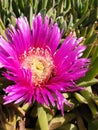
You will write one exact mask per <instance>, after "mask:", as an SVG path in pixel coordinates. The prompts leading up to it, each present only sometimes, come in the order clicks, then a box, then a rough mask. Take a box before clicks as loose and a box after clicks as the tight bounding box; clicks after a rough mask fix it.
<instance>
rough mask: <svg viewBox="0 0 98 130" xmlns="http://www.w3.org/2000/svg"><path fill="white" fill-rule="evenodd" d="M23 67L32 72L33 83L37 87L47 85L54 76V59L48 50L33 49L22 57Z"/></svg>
mask: <svg viewBox="0 0 98 130" xmlns="http://www.w3.org/2000/svg"><path fill="white" fill-rule="evenodd" d="M20 59H21V60H20V61H21V64H22V67H23V68H25V69H30V70H31V72H32V82H33V83H34V84H35V85H36V86H40V85H43V84H45V83H46V82H47V81H48V80H49V78H50V77H51V76H52V72H53V69H54V64H53V59H52V56H51V54H50V52H49V50H48V49H45V50H44V49H42V48H33V49H30V50H29V51H28V52H24V54H23V55H22V56H21V57H20Z"/></svg>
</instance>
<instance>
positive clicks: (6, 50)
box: [0, 14, 88, 112]
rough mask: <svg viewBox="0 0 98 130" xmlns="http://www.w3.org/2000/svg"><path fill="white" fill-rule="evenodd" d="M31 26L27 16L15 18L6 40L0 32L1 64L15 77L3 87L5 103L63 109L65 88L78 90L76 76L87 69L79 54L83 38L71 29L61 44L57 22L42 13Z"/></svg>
mask: <svg viewBox="0 0 98 130" xmlns="http://www.w3.org/2000/svg"><path fill="white" fill-rule="evenodd" d="M32 26H33V27H32V29H31V28H30V26H29V23H28V21H27V18H26V17H20V18H18V19H17V20H16V27H14V26H13V25H11V28H10V29H7V32H6V35H7V38H8V41H6V40H5V39H4V38H3V37H2V36H0V64H1V67H4V68H6V72H4V73H3V76H5V77H6V78H7V79H9V80H12V81H14V84H13V85H9V86H8V87H7V88H5V89H4V91H5V93H6V95H5V96H4V100H5V103H11V102H14V103H19V102H24V103H27V102H28V103H31V102H34V101H37V102H38V103H40V104H42V105H43V104H46V105H47V106H50V104H51V105H52V106H57V108H58V109H59V110H61V111H62V112H63V106H64V104H66V105H69V103H68V101H67V100H66V99H65V97H64V96H63V93H65V92H73V91H78V90H81V89H82V88H81V87H78V86H76V80H78V79H79V78H80V77H83V76H84V75H85V73H86V72H87V66H88V59H86V58H81V56H82V53H83V51H84V50H85V46H83V45H81V44H80V42H81V41H82V38H79V39H77V38H76V37H75V36H73V34H72V33H70V34H69V35H68V36H67V38H66V39H65V40H64V42H63V43H62V45H61V46H60V47H58V45H59V43H60V40H61V32H60V29H59V27H58V25H57V23H55V24H53V23H52V20H50V19H49V18H48V16H46V17H45V18H44V19H43V18H42V16H41V14H38V15H37V16H35V17H34V18H33V20H32Z"/></svg>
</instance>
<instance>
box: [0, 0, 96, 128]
mask: <svg viewBox="0 0 98 130" xmlns="http://www.w3.org/2000/svg"><path fill="white" fill-rule="evenodd" d="M39 12H40V13H41V14H42V16H43V17H45V16H46V15H48V16H49V17H50V18H52V20H53V22H54V23H56V22H57V23H58V25H59V27H60V29H61V30H63V38H65V37H66V36H67V34H68V33H69V32H70V31H72V32H74V35H76V36H77V37H84V40H83V42H82V44H84V45H86V46H87V48H86V50H85V52H84V53H83V57H85V58H90V60H91V63H90V66H89V71H88V72H87V74H86V76H85V77H83V78H81V79H79V80H78V81H77V85H79V86H85V90H82V91H79V92H74V93H64V96H65V97H66V98H67V100H68V101H69V102H70V104H71V107H67V106H65V107H64V112H65V113H64V116H61V114H60V112H59V111H58V110H57V109H56V108H53V109H50V108H49V107H47V106H40V105H39V104H37V103H36V102H35V103H34V104H31V105H30V106H28V105H27V104H26V105H23V104H21V105H20V104H19V105H15V104H13V103H11V104H8V105H4V104H3V98H2V97H3V95H4V91H3V89H4V88H6V87H7V86H8V85H9V84H10V85H11V84H13V82H12V81H9V80H7V79H5V78H4V77H2V75H1V72H3V71H5V69H4V68H3V69H0V130H10V129H11V130H18V129H19V130H30V129H31V130H40V129H41V130H92V129H94V130H97V129H98V88H97V87H98V2H97V0H84V1H82V0H38V1H37V0H0V35H2V36H3V37H4V38H5V39H6V40H7V37H6V35H5V30H6V28H7V27H10V24H13V25H14V26H15V25H16V18H18V17H19V16H26V17H27V18H28V20H29V23H30V25H31V27H32V24H31V22H32V16H33V15H37V14H38V13H39ZM63 38H62V41H63ZM62 41H61V43H62ZM24 124H25V125H24Z"/></svg>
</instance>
